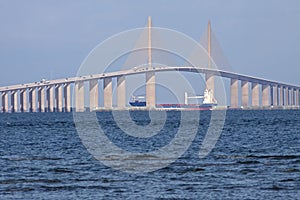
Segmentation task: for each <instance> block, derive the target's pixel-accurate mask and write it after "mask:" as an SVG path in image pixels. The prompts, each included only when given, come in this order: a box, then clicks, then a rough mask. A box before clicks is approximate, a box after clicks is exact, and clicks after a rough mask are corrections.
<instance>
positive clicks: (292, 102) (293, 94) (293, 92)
mask: <svg viewBox="0 0 300 200" xmlns="http://www.w3.org/2000/svg"><path fill="white" fill-rule="evenodd" d="M291 105H292V106H294V105H295V90H294V88H291Z"/></svg>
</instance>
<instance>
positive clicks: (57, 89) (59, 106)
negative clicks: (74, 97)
mask: <svg viewBox="0 0 300 200" xmlns="http://www.w3.org/2000/svg"><path fill="white" fill-rule="evenodd" d="M62 100H63V99H62V85H61V84H58V85H56V86H55V105H56V106H55V108H56V109H55V111H56V112H62Z"/></svg>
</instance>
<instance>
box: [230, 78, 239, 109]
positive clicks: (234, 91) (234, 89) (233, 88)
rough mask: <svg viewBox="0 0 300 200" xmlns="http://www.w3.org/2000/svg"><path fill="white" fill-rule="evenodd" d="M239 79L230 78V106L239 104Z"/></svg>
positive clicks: (235, 106) (234, 106)
mask: <svg viewBox="0 0 300 200" xmlns="http://www.w3.org/2000/svg"><path fill="white" fill-rule="evenodd" d="M238 100H239V81H238V79H233V78H232V79H230V107H231V108H238V106H239V101H238Z"/></svg>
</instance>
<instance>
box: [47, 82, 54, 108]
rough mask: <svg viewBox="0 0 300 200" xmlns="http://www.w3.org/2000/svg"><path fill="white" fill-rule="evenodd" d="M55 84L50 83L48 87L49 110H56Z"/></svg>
mask: <svg viewBox="0 0 300 200" xmlns="http://www.w3.org/2000/svg"><path fill="white" fill-rule="evenodd" d="M53 90H54V89H53V86H52V85H50V86H48V88H47V105H48V112H53V111H54V91H53Z"/></svg>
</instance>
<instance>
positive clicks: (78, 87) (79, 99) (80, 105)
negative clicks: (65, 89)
mask: <svg viewBox="0 0 300 200" xmlns="http://www.w3.org/2000/svg"><path fill="white" fill-rule="evenodd" d="M75 111H76V112H84V82H83V81H77V82H76V83H75Z"/></svg>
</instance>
